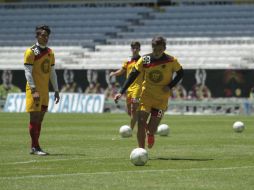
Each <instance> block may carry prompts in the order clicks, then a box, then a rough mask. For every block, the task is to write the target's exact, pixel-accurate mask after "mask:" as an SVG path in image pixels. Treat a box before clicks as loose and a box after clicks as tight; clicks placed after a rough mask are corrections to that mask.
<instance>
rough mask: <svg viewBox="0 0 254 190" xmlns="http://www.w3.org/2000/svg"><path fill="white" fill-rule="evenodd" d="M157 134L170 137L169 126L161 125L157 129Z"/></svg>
mask: <svg viewBox="0 0 254 190" xmlns="http://www.w3.org/2000/svg"><path fill="white" fill-rule="evenodd" d="M157 134H158V135H160V136H168V134H169V126H168V125H167V124H161V125H159V126H158V128H157Z"/></svg>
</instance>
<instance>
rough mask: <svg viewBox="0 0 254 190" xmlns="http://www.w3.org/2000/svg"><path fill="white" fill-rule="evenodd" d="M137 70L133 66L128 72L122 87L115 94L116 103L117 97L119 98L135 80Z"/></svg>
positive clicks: (137, 73)
mask: <svg viewBox="0 0 254 190" xmlns="http://www.w3.org/2000/svg"><path fill="white" fill-rule="evenodd" d="M139 73H140V72H139V71H138V70H137V69H136V68H135V67H134V68H133V69H132V71H131V72H130V74H129V76H128V78H127V79H126V81H125V82H124V84H123V87H122V88H121V90H120V92H119V93H118V94H116V95H115V98H114V99H115V102H116V103H117V101H118V99H119V98H121V96H122V95H123V94H124V93H125V91H126V90H127V89H128V88H129V86H130V85H131V84H132V83H133V82H134V81H135V79H136V78H137V77H138V75H139Z"/></svg>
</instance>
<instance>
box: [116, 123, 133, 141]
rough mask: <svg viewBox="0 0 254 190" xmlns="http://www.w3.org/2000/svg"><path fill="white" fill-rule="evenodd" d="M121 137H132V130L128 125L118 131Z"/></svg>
mask: <svg viewBox="0 0 254 190" xmlns="http://www.w3.org/2000/svg"><path fill="white" fill-rule="evenodd" d="M119 133H120V135H121V137H123V138H127V137H131V136H132V129H131V128H130V127H129V126H128V125H123V126H121V127H120V129H119Z"/></svg>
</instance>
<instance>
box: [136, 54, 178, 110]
mask: <svg viewBox="0 0 254 190" xmlns="http://www.w3.org/2000/svg"><path fill="white" fill-rule="evenodd" d="M135 69H136V70H137V71H139V72H140V74H143V75H144V81H143V84H142V91H141V98H140V108H139V109H140V110H142V111H146V112H148V113H150V112H151V110H152V109H153V108H154V109H158V110H162V111H165V110H166V109H167V106H168V99H169V97H170V95H171V94H170V91H169V92H164V91H163V88H164V87H165V86H167V85H169V83H170V82H171V81H172V78H173V73H174V72H177V71H179V70H181V69H182V66H181V65H180V63H179V62H178V61H177V59H176V58H175V57H173V56H170V55H168V54H166V53H164V54H163V55H162V56H161V57H160V58H159V59H155V58H153V56H152V54H147V55H144V56H142V57H141V58H140V59H139V60H138V62H137V63H136V65H135Z"/></svg>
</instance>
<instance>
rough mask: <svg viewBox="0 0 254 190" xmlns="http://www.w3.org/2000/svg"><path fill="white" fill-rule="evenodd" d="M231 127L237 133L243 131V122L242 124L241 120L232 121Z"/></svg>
mask: <svg viewBox="0 0 254 190" xmlns="http://www.w3.org/2000/svg"><path fill="white" fill-rule="evenodd" d="M233 129H234V131H235V132H237V133H241V132H243V130H244V124H243V122H241V121H236V122H234V124H233Z"/></svg>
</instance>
